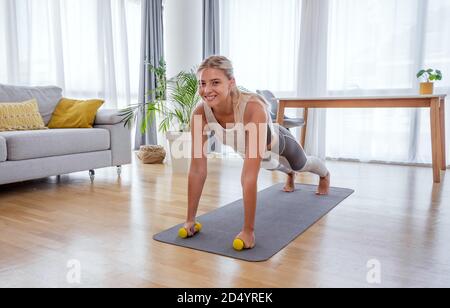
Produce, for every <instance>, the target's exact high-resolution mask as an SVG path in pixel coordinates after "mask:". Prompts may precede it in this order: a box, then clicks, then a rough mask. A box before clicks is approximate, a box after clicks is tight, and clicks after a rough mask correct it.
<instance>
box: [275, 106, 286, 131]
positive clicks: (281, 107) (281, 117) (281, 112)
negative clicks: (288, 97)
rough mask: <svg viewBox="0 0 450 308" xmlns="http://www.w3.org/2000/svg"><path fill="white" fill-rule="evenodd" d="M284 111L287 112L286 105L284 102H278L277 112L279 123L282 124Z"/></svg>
mask: <svg viewBox="0 0 450 308" xmlns="http://www.w3.org/2000/svg"><path fill="white" fill-rule="evenodd" d="M284 112H285V106H284V103H283V102H279V104H278V112H277V123H278V124H279V125H280V126H283V125H284Z"/></svg>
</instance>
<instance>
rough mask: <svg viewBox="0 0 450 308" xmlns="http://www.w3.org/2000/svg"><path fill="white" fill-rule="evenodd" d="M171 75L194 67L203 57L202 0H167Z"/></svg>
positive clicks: (169, 69) (165, 26)
mask: <svg viewBox="0 0 450 308" xmlns="http://www.w3.org/2000/svg"><path fill="white" fill-rule="evenodd" d="M164 22H165V25H164V32H165V38H164V39H165V52H166V62H167V76H168V77H169V78H171V77H173V76H175V75H177V74H178V73H179V72H180V71H181V70H190V69H191V68H192V67H194V66H195V65H199V64H200V63H201V61H202V60H203V59H202V57H203V47H202V0H165V1H164Z"/></svg>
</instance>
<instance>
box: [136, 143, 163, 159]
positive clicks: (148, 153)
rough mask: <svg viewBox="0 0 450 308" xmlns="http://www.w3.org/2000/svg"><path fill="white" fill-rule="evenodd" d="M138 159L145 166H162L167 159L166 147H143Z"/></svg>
mask: <svg viewBox="0 0 450 308" xmlns="http://www.w3.org/2000/svg"><path fill="white" fill-rule="evenodd" d="M137 157H138V158H139V159H140V160H141V161H142V162H143V163H144V164H162V163H163V162H164V159H165V158H166V151H165V150H164V147H162V146H159V145H146V146H141V149H140V150H139V152H138V153H137Z"/></svg>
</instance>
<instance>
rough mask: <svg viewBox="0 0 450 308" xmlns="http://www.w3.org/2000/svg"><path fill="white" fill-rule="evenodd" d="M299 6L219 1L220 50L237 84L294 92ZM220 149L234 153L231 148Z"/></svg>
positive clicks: (285, 1) (292, 1) (280, 0)
mask: <svg viewBox="0 0 450 308" xmlns="http://www.w3.org/2000/svg"><path fill="white" fill-rule="evenodd" d="M300 10H301V1H300V0H245V1H242V0H225V1H220V54H222V55H224V56H227V57H228V58H229V59H231V60H232V61H233V64H234V69H235V76H236V81H237V83H238V85H240V86H243V87H245V88H246V89H248V90H250V91H256V90H263V89H267V90H270V91H272V92H273V93H275V95H276V96H278V97H286V96H295V95H296V93H297V77H298V76H297V65H298V53H297V51H298V45H299V42H300V22H301V11H300ZM287 115H289V116H294V117H295V116H296V115H297V113H296V111H295V110H287ZM294 133H297V134H298V130H297V131H296V132H294ZM220 150H221V151H222V154H225V155H226V156H233V151H232V149H231V148H228V147H222V148H220Z"/></svg>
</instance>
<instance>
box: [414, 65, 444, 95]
mask: <svg viewBox="0 0 450 308" xmlns="http://www.w3.org/2000/svg"><path fill="white" fill-rule="evenodd" d="M417 78H422V79H423V80H425V81H424V82H421V83H420V94H421V95H429V94H433V92H434V83H433V81H435V80H442V73H441V71H440V70H433V69H431V68H430V69H428V70H420V71H419V72H418V73H417Z"/></svg>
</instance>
